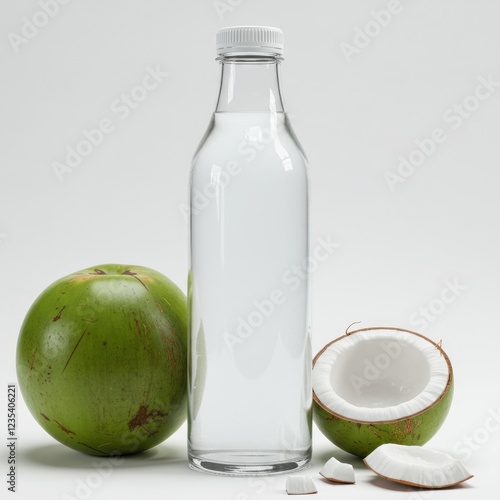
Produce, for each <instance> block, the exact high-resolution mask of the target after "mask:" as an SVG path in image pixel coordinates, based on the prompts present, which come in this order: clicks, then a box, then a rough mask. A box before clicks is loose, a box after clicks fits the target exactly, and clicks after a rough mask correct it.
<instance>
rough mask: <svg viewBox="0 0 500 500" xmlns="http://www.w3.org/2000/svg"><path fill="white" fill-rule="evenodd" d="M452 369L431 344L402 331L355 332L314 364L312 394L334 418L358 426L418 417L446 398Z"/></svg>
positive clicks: (345, 337) (326, 351)
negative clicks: (349, 421)
mask: <svg viewBox="0 0 500 500" xmlns="http://www.w3.org/2000/svg"><path fill="white" fill-rule="evenodd" d="M450 376H451V365H449V361H448V360H447V358H446V357H445V356H444V355H443V353H442V351H441V349H439V348H438V347H437V346H436V345H435V344H434V343H433V342H431V341H429V340H428V339H426V338H425V337H421V336H420V335H417V334H413V333H410V332H407V331H404V330H398V329H370V330H366V331H357V332H353V333H352V334H351V335H347V336H344V337H341V338H340V339H339V340H337V341H335V342H332V343H331V344H330V345H329V346H328V347H327V348H326V349H325V350H324V351H323V352H322V353H321V354H320V355H319V356H318V357H317V359H316V363H315V365H314V369H313V389H314V393H315V395H316V398H317V399H318V400H319V402H320V403H321V404H322V406H323V407H325V408H326V409H328V410H329V412H330V413H332V414H337V415H338V416H340V417H342V418H344V419H347V420H351V421H356V422H370V423H376V422H387V421H392V420H399V419H402V418H405V417H409V416H411V415H415V414H417V413H419V412H421V411H423V410H425V409H426V408H428V407H429V406H432V405H433V404H434V403H435V402H436V401H437V400H438V399H439V398H440V396H441V395H442V394H443V392H444V391H445V389H446V388H447V386H448V385H449V380H450Z"/></svg>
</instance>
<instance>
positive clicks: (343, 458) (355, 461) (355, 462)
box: [315, 447, 367, 470]
mask: <svg viewBox="0 0 500 500" xmlns="http://www.w3.org/2000/svg"><path fill="white" fill-rule="evenodd" d="M332 457H335V458H336V459H337V460H338V461H339V462H343V463H346V464H351V465H352V466H353V468H354V469H356V470H359V469H366V468H367V467H366V465H365V464H364V462H363V460H362V459H361V458H359V457H357V456H356V455H352V454H351V453H347V451H344V450H341V449H340V448H336V447H335V448H333V449H332V451H328V452H321V453H317V454H316V456H315V459H316V460H318V461H320V462H321V464H322V465H323V464H325V463H326V462H327V461H328V460H330V458H332Z"/></svg>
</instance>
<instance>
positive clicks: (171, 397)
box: [17, 264, 187, 456]
mask: <svg viewBox="0 0 500 500" xmlns="http://www.w3.org/2000/svg"><path fill="white" fill-rule="evenodd" d="M17 374H18V380H19V385H20V388H21V391H22V394H23V397H24V399H25V401H26V404H27V406H28V408H29V410H30V412H31V413H32V415H33V416H34V418H35V419H36V421H37V422H38V423H39V424H40V425H41V426H42V427H43V428H44V429H45V430H46V431H47V432H48V433H49V434H50V435H51V436H53V437H54V438H55V439H57V440H58V441H59V442H61V443H63V444H65V445H66V446H69V447H70V448H73V449H75V450H78V451H81V452H85V453H88V454H91V455H98V456H108V455H122V454H131V453H137V452H140V451H144V450H147V449H148V448H151V447H152V446H155V445H157V444H158V443H160V442H162V441H163V440H164V439H166V438H167V437H168V436H170V435H171V434H172V433H173V432H174V431H175V430H176V429H178V428H179V426H180V425H181V424H182V423H183V422H184V420H185V419H186V400H187V304H186V297H185V295H184V294H183V293H182V291H181V290H180V289H179V288H178V287H177V286H176V285H175V284H174V283H173V282H172V281H170V280H169V279H168V278H167V277H166V276H164V275H163V274H161V273H159V272H157V271H154V270H152V269H149V268H146V267H141V266H125V265H118V264H106V265H101V266H96V267H92V268H89V269H85V270H83V271H79V272H77V273H74V274H71V275H69V276H66V277H64V278H62V279H60V280H58V281H56V282H55V283H53V284H52V285H51V286H49V287H48V288H47V289H46V290H45V291H43V292H42V294H41V295H40V296H39V297H38V298H37V299H36V301H35V302H34V304H33V305H32V307H31V308H30V310H29V311H28V313H27V315H26V318H25V320H24V323H23V325H22V327H21V331H20V335H19V340H18V346H17Z"/></svg>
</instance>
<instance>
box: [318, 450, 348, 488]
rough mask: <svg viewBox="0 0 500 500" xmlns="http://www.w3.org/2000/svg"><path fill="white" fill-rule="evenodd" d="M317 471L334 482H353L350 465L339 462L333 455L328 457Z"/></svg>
mask: <svg viewBox="0 0 500 500" xmlns="http://www.w3.org/2000/svg"><path fill="white" fill-rule="evenodd" d="M319 473H320V474H321V475H322V476H323V477H324V478H325V479H328V481H333V482H335V483H348V484H353V483H354V482H355V479H354V469H353V467H352V465H351V464H344V463H342V462H339V461H338V460H337V459H336V458H335V457H332V458H330V460H328V462H326V464H325V465H324V466H323V468H322V469H321V470H320V471H319Z"/></svg>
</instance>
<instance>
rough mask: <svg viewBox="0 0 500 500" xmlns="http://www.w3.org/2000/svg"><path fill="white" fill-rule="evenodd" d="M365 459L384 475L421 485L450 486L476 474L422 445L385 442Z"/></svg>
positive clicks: (446, 455) (456, 461) (429, 486)
mask: <svg viewBox="0 0 500 500" xmlns="http://www.w3.org/2000/svg"><path fill="white" fill-rule="evenodd" d="M364 462H365V464H366V465H367V466H368V467H369V468H370V469H371V470H373V472H375V473H377V474H378V475H379V476H381V477H383V478H385V479H389V480H390V481H394V482H396V483H402V484H407V485H409V486H416V487H418V488H432V489H435V488H447V487H449V486H455V485H456V484H459V483H462V482H463V481H467V480H468V479H470V478H471V477H473V476H472V475H471V474H469V472H467V470H466V469H465V467H464V466H463V464H462V462H460V461H459V460H457V459H455V458H453V457H452V456H450V455H448V454H447V453H443V452H442V451H437V450H433V449H431V448H423V447H422V446H405V445H401V444H392V443H390V444H383V445H381V446H379V447H378V448H376V449H375V450H374V451H372V452H371V453H370V454H369V455H368V456H367V457H366V458H365V459H364Z"/></svg>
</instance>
